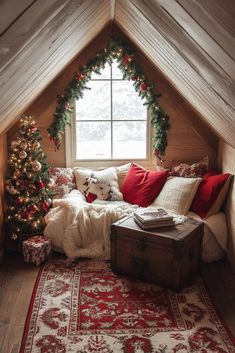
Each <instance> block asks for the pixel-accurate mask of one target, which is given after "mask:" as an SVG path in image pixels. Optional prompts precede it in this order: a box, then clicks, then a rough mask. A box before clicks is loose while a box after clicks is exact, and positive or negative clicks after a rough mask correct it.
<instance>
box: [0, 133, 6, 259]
mask: <svg viewBox="0 0 235 353" xmlns="http://www.w3.org/2000/svg"><path fill="white" fill-rule="evenodd" d="M6 168H7V135H6V134H2V135H0V262H1V260H2V257H3V248H4V232H3V218H4V207H3V202H4V178H5V174H6Z"/></svg>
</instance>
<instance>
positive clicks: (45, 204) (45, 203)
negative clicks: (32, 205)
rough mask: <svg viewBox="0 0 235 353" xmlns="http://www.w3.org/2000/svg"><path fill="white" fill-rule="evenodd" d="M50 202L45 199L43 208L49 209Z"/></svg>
mask: <svg viewBox="0 0 235 353" xmlns="http://www.w3.org/2000/svg"><path fill="white" fill-rule="evenodd" d="M49 206H50V205H49V203H48V202H47V201H46V200H45V201H43V203H42V208H43V210H44V211H46V212H47V211H48V209H49Z"/></svg>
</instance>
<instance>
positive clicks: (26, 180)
mask: <svg viewBox="0 0 235 353" xmlns="http://www.w3.org/2000/svg"><path fill="white" fill-rule="evenodd" d="M41 140H42V137H41V133H40V131H39V130H38V128H37V127H36V125H35V121H34V120H33V119H32V117H23V118H22V119H21V120H20V125H19V127H18V130H17V134H16V137H15V138H14V139H13V140H12V141H11V143H10V147H9V161H8V176H7V179H6V212H5V223H6V230H7V232H6V233H7V237H9V239H10V240H16V239H18V237H19V235H20V234H38V233H40V232H42V230H43V228H44V215H45V214H46V212H47V211H48V209H49V207H50V205H51V202H52V201H51V198H50V196H51V195H52V192H51V191H50V187H51V186H53V183H54V181H53V179H51V178H50V174H49V165H48V163H47V161H46V156H45V154H44V152H43V150H42V147H41Z"/></svg>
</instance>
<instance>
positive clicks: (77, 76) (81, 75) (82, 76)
mask: <svg viewBox="0 0 235 353" xmlns="http://www.w3.org/2000/svg"><path fill="white" fill-rule="evenodd" d="M84 77H85V76H84V75H83V74H77V75H76V76H75V79H76V80H77V81H82V80H83V79H84Z"/></svg>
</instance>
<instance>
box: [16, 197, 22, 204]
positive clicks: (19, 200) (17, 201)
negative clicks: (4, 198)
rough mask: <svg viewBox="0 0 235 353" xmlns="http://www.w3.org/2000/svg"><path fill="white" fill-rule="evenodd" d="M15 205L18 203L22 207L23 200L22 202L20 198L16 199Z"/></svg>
mask: <svg viewBox="0 0 235 353" xmlns="http://www.w3.org/2000/svg"><path fill="white" fill-rule="evenodd" d="M15 203H16V204H17V205H21V204H22V203H23V200H22V199H21V198H20V197H16V198H15Z"/></svg>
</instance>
